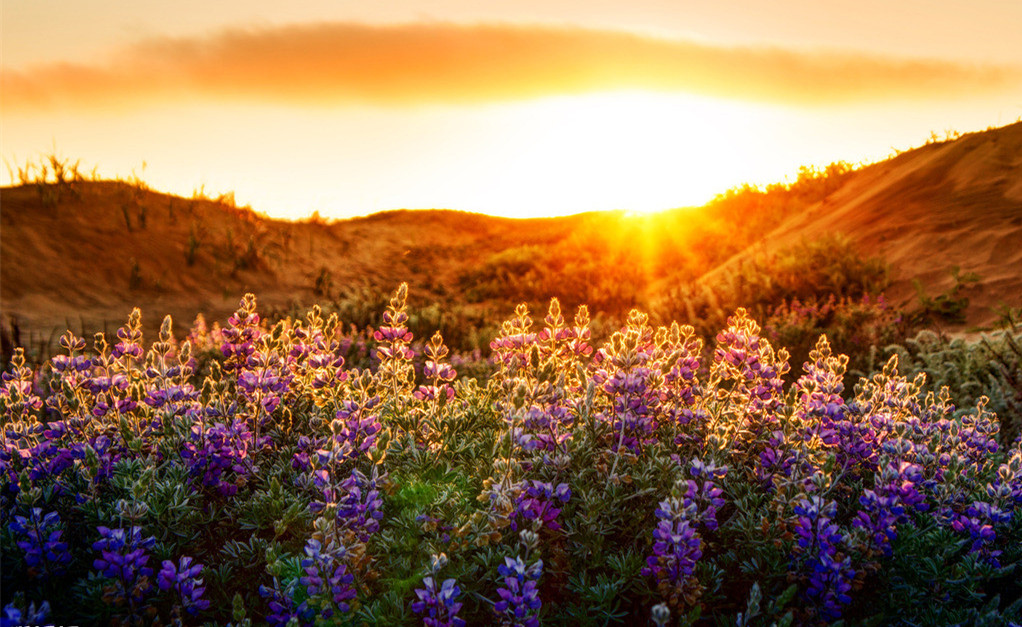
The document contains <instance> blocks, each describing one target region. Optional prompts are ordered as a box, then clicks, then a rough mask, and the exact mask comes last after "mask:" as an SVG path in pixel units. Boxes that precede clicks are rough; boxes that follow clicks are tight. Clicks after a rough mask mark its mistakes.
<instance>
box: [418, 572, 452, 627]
mask: <svg viewBox="0 0 1022 627" xmlns="http://www.w3.org/2000/svg"><path fill="white" fill-rule="evenodd" d="M460 594H461V588H459V587H458V584H457V582H456V581H455V580H454V579H445V580H444V582H443V583H442V584H441V585H440V589H439V590H438V589H437V587H436V581H435V580H434V579H433V577H425V578H424V579H423V580H422V587H421V588H416V589H415V596H416V598H417V599H418V600H417V601H413V602H412V611H413V612H415V613H416V614H425V616H423V617H422V624H423V625H425V627H465V621H464V619H461V618H458V616H457V614H458V611H459V610H461V605H462V604H461V603H459V602H458V601H457V598H458V596H459V595H460Z"/></svg>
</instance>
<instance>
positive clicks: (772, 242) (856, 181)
mask: <svg viewBox="0 0 1022 627" xmlns="http://www.w3.org/2000/svg"><path fill="white" fill-rule="evenodd" d="M830 233H841V234H844V235H845V236H847V237H848V238H849V239H850V240H851V241H852V242H854V243H855V244H856V245H857V247H858V248H859V249H860V250H861V251H862V252H863V253H864V254H867V255H877V256H880V257H882V258H884V259H885V260H886V261H887V262H888V263H889V264H890V266H891V279H892V285H891V288H890V289H889V290H888V296H889V297H891V299H892V300H893V301H894V302H895V303H897V304H902V305H905V304H913V303H915V302H916V301H917V292H916V289H915V287H914V281H919V283H920V284H921V285H922V287H923V288H924V290H925V291H926V293H927V294H929V295H931V296H934V295H937V294H941V293H943V292H945V291H947V290H949V289H951V288H952V287H953V285H954V283H955V282H954V279H953V278H952V275H951V269H952V268H953V267H954V266H958V267H959V268H960V272H961V275H962V276H964V275H965V274H966V273H969V272H974V273H976V274H978V275H979V276H980V281H979V282H978V283H977V284H976V285H975V286H973V287H971V288H968V289H965V290H964V291H963V294H964V295H966V296H968V297H969V299H970V307H969V309H968V311H967V316H968V320H967V323H966V325H965V327H964V328H970V327H977V326H986V325H989V324H990V323H991V322H993V321H994V320H995V319H996V318H997V315H998V314H997V313H996V312H995V309H996V308H998V307H1000V306H1002V305H1009V306H1012V307H1020V306H1022V123H1016V124H1013V125H1010V126H1006V127H1002V128H999V129H994V130H989V131H985V132H980V133H970V134H967V135H964V136H962V137H961V138H959V139H957V140H954V141H948V142H943V143H939V144H931V145H927V146H923V147H921V148H918V149H915V150H911V151H908V152H905V153H902V154H900V155H898V156H897V157H895V158H893V159H890V160H888V161H884V162H881V163H877V164H875V165H872V166H869V167H867V168H864V169H862V170H861V171H859V172H856V173H855V174H854V175H853V176H851V177H850V178H849V180H848V181H847V182H846V183H845V184H844V185H843V186H842V187H841V188H840V189H838V190H837V191H835V192H833V193H832V194H830V195H829V196H828V197H827V198H826V199H825V200H823V201H822V202H819V203H817V204H816V205H814V206H812V207H810V208H809V209H808V210H807V211H805V212H803V213H800V214H798V215H795V216H792V217H791V218H789V219H787V220H786V221H784V222H783V223H781V225H780V226H779V227H777V228H776V229H775V230H774V231H773V232H771V233H769V234H767V235H766V237H765V238H764V239H763V241H762V243H761V244H760V245H757V246H756V247H755V251H746V252H745V253H743V254H740V255H738V256H736V257H734V258H732V259H731V260H730V261H729V262H728V265H729V266H733V265H735V264H737V263H739V262H740V261H741V260H742V259H744V258H748V256H749V255H752V254H769V253H770V252H771V251H773V250H777V249H780V248H783V247H786V246H790V245H791V244H793V243H796V242H798V241H799V240H801V239H803V238H804V239H814V238H817V237H820V236H822V235H826V234H830Z"/></svg>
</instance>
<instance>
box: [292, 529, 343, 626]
mask: <svg viewBox="0 0 1022 627" xmlns="http://www.w3.org/2000/svg"><path fill="white" fill-rule="evenodd" d="M343 560H344V549H343V548H341V549H324V547H323V545H322V544H321V543H320V542H319V540H316V539H315V538H311V539H309V541H308V542H306V544H305V558H304V559H303V560H302V569H303V570H304V571H305V575H304V576H303V577H301V579H300V580H299V581H300V583H301V584H302V585H303V586H305V590H306V592H307V593H308V595H309V597H310V598H309V601H307V604H308V606H309V607H310V608H311V607H315V606H318V607H319V608H320V612H319V613H320V615H321V616H322V617H323V618H325V619H328V620H329V619H330V618H332V617H333V616H334V611H335V610H336V611H338V612H341V613H347V612H349V611H351V606H350V605H349V603H348V602H349V601H351V600H352V599H354V598H355V596H356V592H355V587H354V586H353V585H352V583H353V582H354V581H355V577H354V575H352V574H351V573H349V572H348V566H347V564H345V563H344V561H343Z"/></svg>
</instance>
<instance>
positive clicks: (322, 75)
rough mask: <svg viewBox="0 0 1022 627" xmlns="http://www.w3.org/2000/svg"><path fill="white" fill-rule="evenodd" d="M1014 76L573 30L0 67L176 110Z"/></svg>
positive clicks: (314, 34) (809, 90) (355, 31)
mask: <svg viewBox="0 0 1022 627" xmlns="http://www.w3.org/2000/svg"><path fill="white" fill-rule="evenodd" d="M1020 84H1022V69H1020V68H1019V67H1015V66H989V65H988V66H974V65H966V64H958V63H954V62H949V61H939V60H905V59H895V58H887V57H878V56H870V55H866V54H855V53H833V52H823V53H809V52H795V51H790V50H782V49H774V48H754V47H744V48H742V47H720V46H712V45H707V44H702V43H693V42H687V41H677V40H666V39H655V38H650V37H642V36H639V35H634V34H628V33H622V32H614V31H594V30H584V29H572V28H550V27H530V26H512V25H501V24H498V25H472V26H465V25H454V24H427V23H415V24H407V25H397V26H369V25H364V24H351V23H325V24H309V25H297V26H288V27H281V28H272V29H262V30H229V31H224V32H221V33H219V34H215V35H212V36H208V37H193V38H184V39H152V40H146V41H143V42H140V43H138V44H136V45H134V46H131V47H130V48H128V49H125V50H123V51H122V52H121V53H120V54H119V55H118V56H117V57H116V58H115V59H113V60H112V61H111V62H109V63H108V64H105V65H101V64H97V65H83V64H74V63H64V64H57V65H48V66H42V67H35V68H29V69H24V70H6V69H5V70H4V73H3V92H4V93H3V106H4V107H6V108H9V109H14V110H29V109H37V108H49V107H74V108H82V107H111V106H114V107H116V106H132V105H135V104H144V103H146V102H154V101H159V102H166V101H168V100H171V101H172V100H175V99H195V98H199V99H218V100H222V99H237V100H244V101H254V102H278V103H289V104H303V105H316V104H335V103H370V104H382V105H388V106H405V105H417V104H428V103H478V102H492V101H503V100H516V99H524V98H532V97H537V96H547V95H558V94H576V93H584V92H592V91H602V90H608V89H621V88H637V89H650V90H661V91H684V92H689V93H698V94H703V95H710V96H719V97H727V98H736V99H743V100H755V101H764V102H775V103H786V104H799V105H827V104H839V103H849V102H864V101H871V100H890V99H924V98H949V97H959V96H962V95H973V96H974V95H977V94H985V93H994V92H998V91H1003V90H1007V89H1011V88H1015V87H1018V86H1019V85H1020Z"/></svg>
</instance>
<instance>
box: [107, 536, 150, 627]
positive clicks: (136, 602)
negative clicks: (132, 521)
mask: <svg viewBox="0 0 1022 627" xmlns="http://www.w3.org/2000/svg"><path fill="white" fill-rule="evenodd" d="M97 530H98V531H99V535H100V539H99V540H98V541H96V542H94V543H93V545H92V548H93V550H94V551H97V552H98V553H99V557H98V558H96V560H95V561H94V562H93V564H92V565H93V568H95V569H96V570H98V571H99V572H100V574H102V575H103V576H104V577H107V578H109V579H111V580H112V585H111V586H110V587H108V588H107V589H106V590H105V594H104V595H103V598H104V600H105V601H106V602H107V603H110V604H111V605H121V604H126V605H127V609H128V611H129V616H131V617H135V616H140V615H141V614H139V613H140V612H143V611H144V610H148V609H149V608H146V607H145V605H144V601H145V598H146V597H147V596H149V594H150V593H151V592H152V589H153V584H152V581H151V579H150V578H151V577H152V575H153V569H152V568H150V567H149V566H147V564H148V563H149V553H148V551H149V550H151V549H152V548H153V546H154V545H155V543H156V540H155V539H154V538H152V537H148V538H143V537H142V528H141V527H130V528H128V529H124V528H117V529H110V528H109V527H102V526H101V527H98V528H97Z"/></svg>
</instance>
